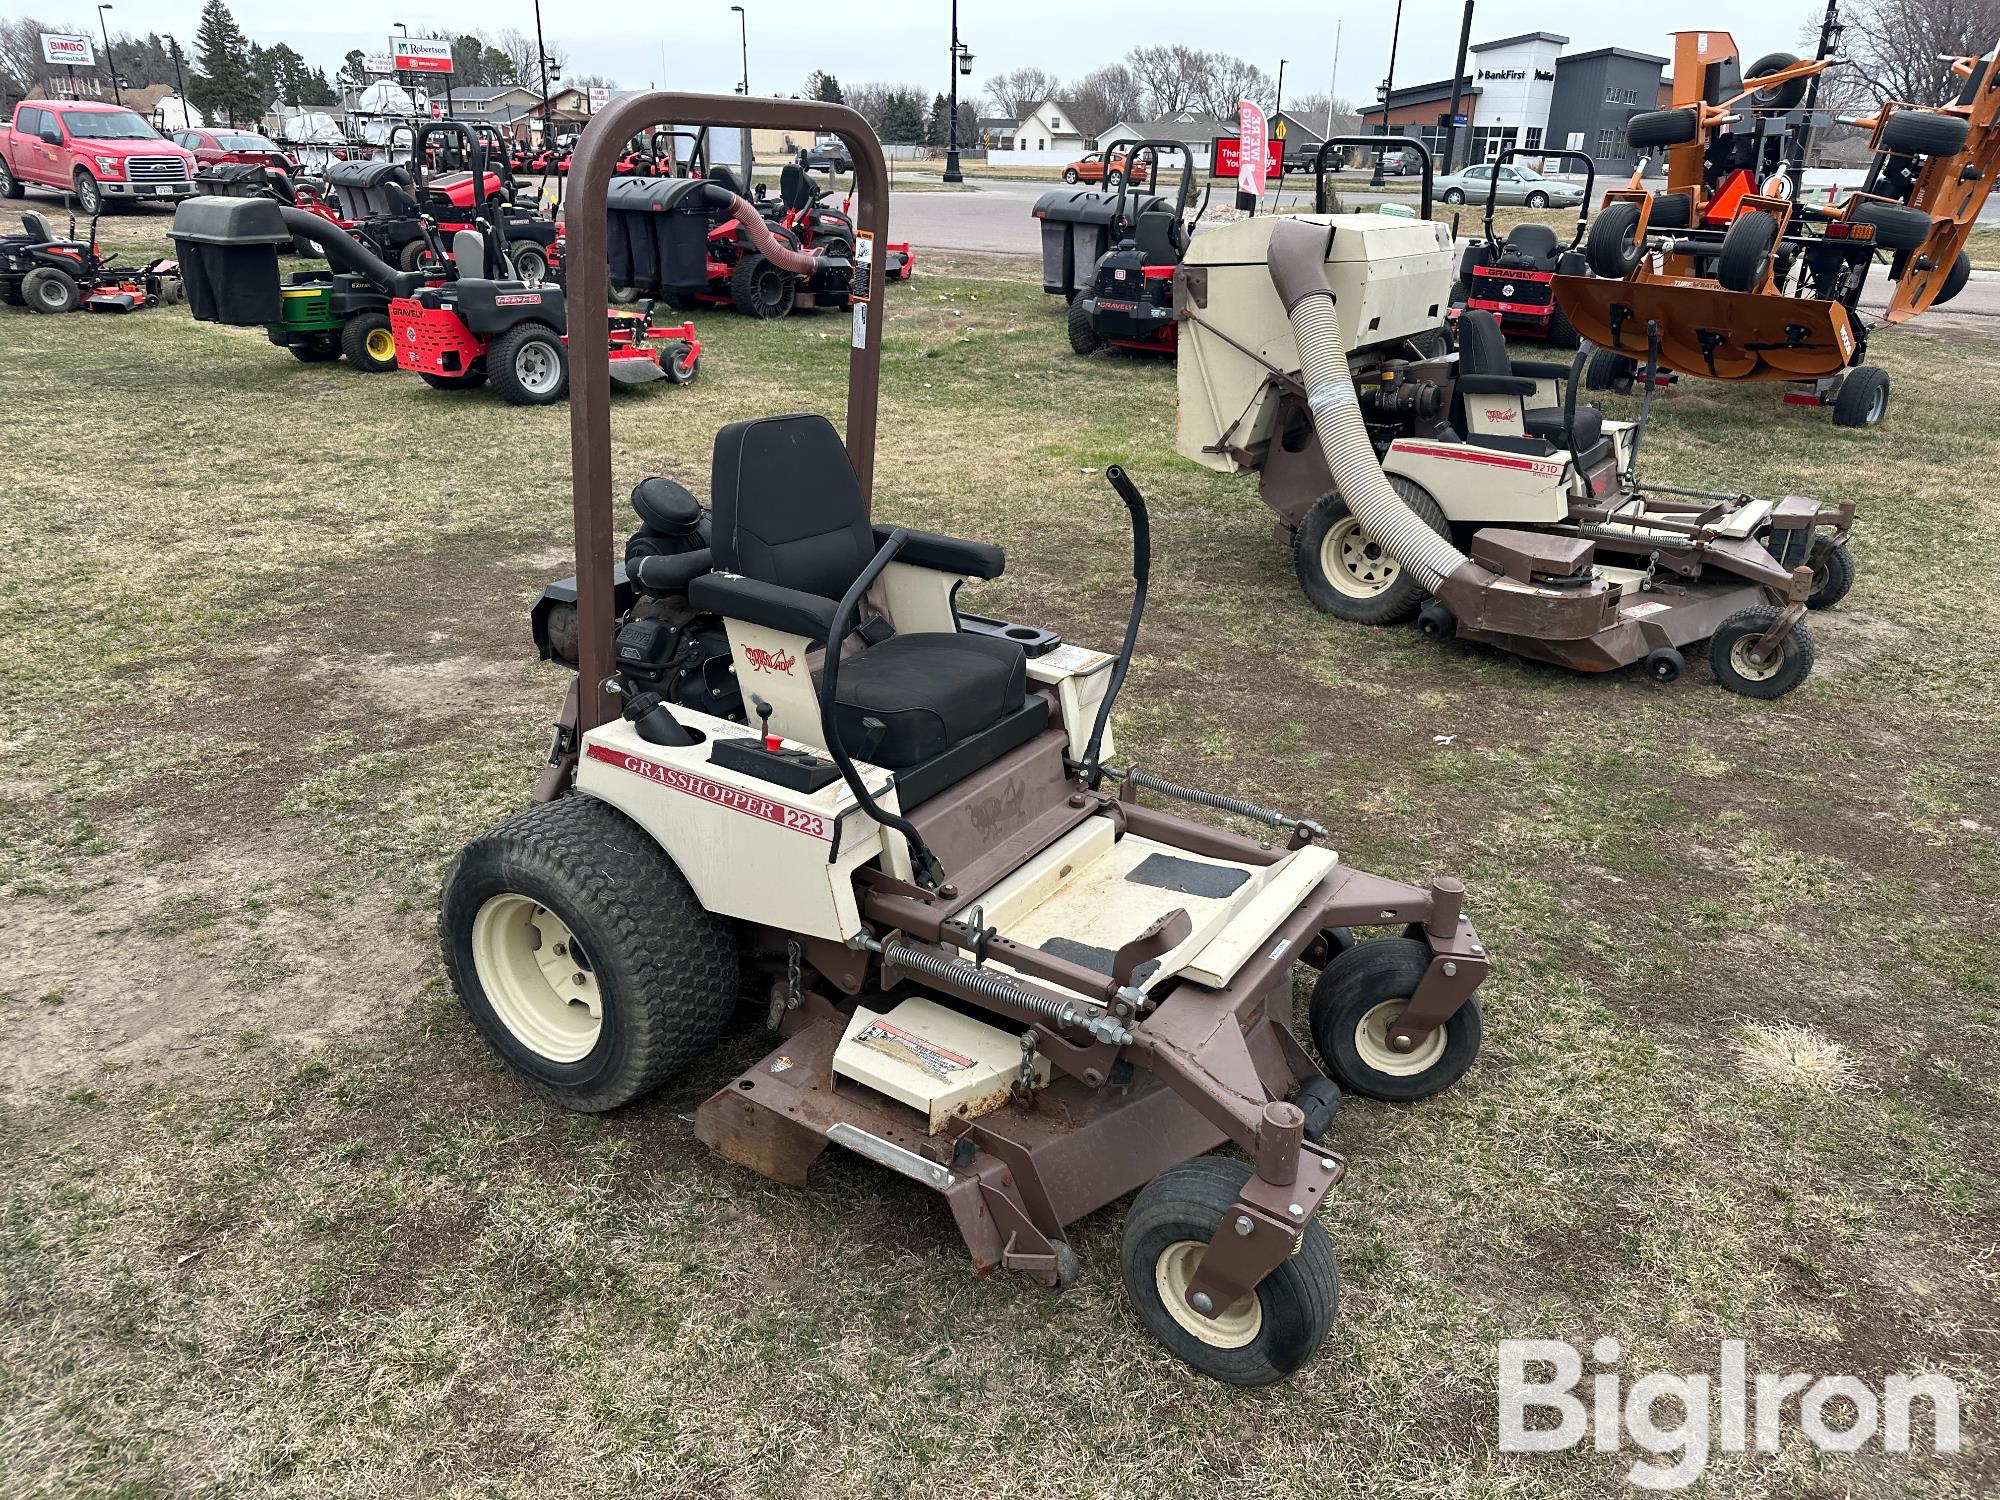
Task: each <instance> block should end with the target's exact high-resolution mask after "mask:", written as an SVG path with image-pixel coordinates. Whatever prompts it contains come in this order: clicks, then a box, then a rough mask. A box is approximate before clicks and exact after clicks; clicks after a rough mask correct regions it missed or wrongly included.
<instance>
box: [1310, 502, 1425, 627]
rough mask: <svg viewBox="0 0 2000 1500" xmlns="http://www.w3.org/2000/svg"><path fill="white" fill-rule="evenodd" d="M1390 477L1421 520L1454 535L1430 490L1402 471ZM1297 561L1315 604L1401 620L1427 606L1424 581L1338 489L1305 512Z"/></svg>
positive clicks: (1356, 617) (1349, 615) (1350, 615)
mask: <svg viewBox="0 0 2000 1500" xmlns="http://www.w3.org/2000/svg"><path fill="white" fill-rule="evenodd" d="M1388 477H1389V484H1390V486H1391V487H1392V488H1393V489H1394V490H1395V491H1396V493H1397V494H1398V495H1400V496H1401V497H1402V498H1403V502H1404V503H1405V504H1406V505H1408V506H1409V507H1410V509H1411V510H1412V511H1413V512H1415V514H1416V517H1417V519H1418V520H1420V521H1422V522H1423V523H1424V524H1425V525H1426V526H1428V527H1430V529H1431V530H1432V531H1435V532H1436V533H1437V534H1438V535H1439V536H1441V537H1446V538H1449V537H1450V535H1451V526H1450V525H1449V523H1447V522H1446V520H1445V517H1444V512H1443V511H1442V510H1441V509H1439V507H1438V503H1437V501H1436V500H1434V499H1433V498H1432V497H1431V494H1430V491H1428V490H1426V489H1425V488H1424V487H1423V486H1422V485H1420V484H1417V483H1415V482H1414V481H1412V480H1409V479H1405V478H1404V477H1403V476H1402V475H1400V474H1391V475H1389V476H1388ZM1292 566H1293V568H1294V570H1295V571H1296V572H1297V573H1298V575H1299V587H1300V588H1301V589H1303V590H1304V591H1305V596H1306V598H1307V600H1308V601H1310V602H1311V604H1312V606H1313V608H1314V609H1317V610H1322V611H1324V612H1325V613H1327V614H1330V615H1333V616H1335V617H1336V618H1338V619H1342V620H1351V621H1353V622H1354V623H1355V624H1357V625H1397V624H1401V623H1402V622H1403V621H1404V620H1407V619H1409V618H1410V617H1411V616H1412V615H1414V614H1415V613H1416V612H1417V611H1418V610H1419V609H1421V608H1422V607H1423V602H1424V597H1425V590H1424V587H1423V585H1422V584H1420V583H1419V582H1417V580H1416V578H1415V576H1414V575H1413V574H1412V573H1411V572H1410V570H1409V569H1407V568H1405V567H1404V566H1403V565H1402V564H1401V563H1399V562H1397V561H1396V560H1395V559H1394V558H1393V557H1391V556H1389V555H1388V553H1386V552H1385V551H1383V549H1382V547H1381V545H1380V544H1379V543H1377V542H1376V541H1375V540H1374V539H1373V538H1372V537H1370V536H1369V535H1368V533H1367V531H1366V530H1365V529H1363V527H1362V526H1361V523H1360V522H1358V521H1356V520H1355V519H1354V517H1353V516H1352V515H1351V514H1350V513H1349V511H1348V509H1347V502H1346V501H1345V500H1343V499H1341V498H1340V496H1339V495H1338V494H1337V493H1336V494H1327V495H1322V496H1320V498H1319V499H1318V500H1316V501H1314V502H1313V507H1312V509H1311V510H1309V511H1307V512H1306V518H1305V520H1304V521H1303V522H1302V523H1300V526H1299V529H1298V534H1297V535H1296V536H1295V537H1294V538H1293V539H1292Z"/></svg>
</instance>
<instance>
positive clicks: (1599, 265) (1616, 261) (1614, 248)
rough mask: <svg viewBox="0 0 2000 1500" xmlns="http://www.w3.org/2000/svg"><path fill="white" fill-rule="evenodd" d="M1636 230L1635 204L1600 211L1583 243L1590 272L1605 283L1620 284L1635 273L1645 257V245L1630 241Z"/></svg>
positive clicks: (1636, 211)
mask: <svg viewBox="0 0 2000 1500" xmlns="http://www.w3.org/2000/svg"><path fill="white" fill-rule="evenodd" d="M1638 227H1639V205H1638V204H1636V203H1607V204H1606V205H1605V206H1604V207H1603V208H1600V209H1599V210H1598V211H1597V217H1596V218H1594V219H1592V220H1591V221H1590V233H1589V235H1588V236H1587V237H1586V238H1585V239H1584V242H1583V253H1584V257H1585V258H1586V259H1587V260H1588V261H1589V262H1590V269H1591V271H1592V272H1593V273H1594V274H1596V275H1598V276H1602V277H1604V278H1605V279H1607V280H1609V281H1623V280H1624V279H1625V278H1626V277H1627V276H1630V275H1631V274H1632V273H1633V272H1634V271H1636V270H1637V269H1638V268H1639V262H1640V261H1641V260H1643V259H1645V256H1646V247H1645V244H1644V243H1643V242H1642V241H1640V240H1638V239H1636V238H1634V231H1636V230H1637V229H1638Z"/></svg>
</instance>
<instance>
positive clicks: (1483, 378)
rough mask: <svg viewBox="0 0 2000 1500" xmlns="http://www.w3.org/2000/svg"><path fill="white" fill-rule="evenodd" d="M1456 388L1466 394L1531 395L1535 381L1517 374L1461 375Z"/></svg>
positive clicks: (1533, 391)
mask: <svg viewBox="0 0 2000 1500" xmlns="http://www.w3.org/2000/svg"><path fill="white" fill-rule="evenodd" d="M1458 388H1459V389H1460V390H1461V391H1463V392H1464V393H1465V394H1466V395H1468V396H1532V395H1534V394H1535V382H1534V381H1532V380H1527V379H1524V378H1523V377H1521V376H1519V375H1461V376H1459V377H1458Z"/></svg>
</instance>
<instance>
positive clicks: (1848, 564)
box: [1806, 542, 1854, 609]
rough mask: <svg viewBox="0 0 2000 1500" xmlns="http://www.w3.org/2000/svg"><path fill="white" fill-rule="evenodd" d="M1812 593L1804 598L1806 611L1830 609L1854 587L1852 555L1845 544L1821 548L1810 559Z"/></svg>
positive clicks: (1839, 543) (1838, 543) (1837, 543)
mask: <svg viewBox="0 0 2000 1500" xmlns="http://www.w3.org/2000/svg"><path fill="white" fill-rule="evenodd" d="M1812 581H1813V591H1812V592H1811V593H1810V594H1808V595H1807V596H1806V608H1807V609H1832V608H1833V607H1834V605H1836V604H1838V603H1840V601H1841V600H1843V599H1845V598H1846V597H1847V593H1848V590H1849V589H1851V588H1853V587H1854V554H1853V553H1852V552H1850V551H1848V549H1847V543H1845V542H1836V543H1835V544H1834V545H1833V546H1831V547H1821V548H1820V549H1819V551H1818V552H1816V553H1814V554H1813V559H1812Z"/></svg>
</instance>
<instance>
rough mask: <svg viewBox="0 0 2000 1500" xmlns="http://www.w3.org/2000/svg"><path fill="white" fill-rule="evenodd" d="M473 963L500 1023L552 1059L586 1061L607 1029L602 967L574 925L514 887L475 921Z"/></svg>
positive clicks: (492, 901) (490, 900)
mask: <svg viewBox="0 0 2000 1500" xmlns="http://www.w3.org/2000/svg"><path fill="white" fill-rule="evenodd" d="M472 966H473V969H474V971H475V972H476V973H477V974H478V976H479V987H480V989H481V990H483V991H484V992H485V995H486V999H487V1003H488V1004H490V1005H491V1006H492V1007H493V1013H494V1014H495V1015H496V1016H498V1017H499V1018H500V1024H501V1025H503V1026H505V1027H506V1028H507V1030H508V1031H510V1032H512V1033H513V1035H514V1039H515V1040H516V1041H518V1042H520V1044H521V1045H522V1046H524V1047H526V1048H528V1049H529V1050H530V1051H531V1052H535V1053H537V1054H539V1055H540V1056H542V1057H545V1058H547V1059H548V1060H549V1061H550V1062H558V1063H573V1062H581V1061H582V1060H583V1059H584V1058H586V1057H588V1056H590V1054H591V1051H592V1050H593V1049H594V1048H595V1047H596V1046H597V1038H598V1034H599V1033H600V1032H601V1031H602V1030H603V1029H604V999H603V994H602V992H601V991H600V990H599V988H598V983H597V971H596V969H595V968H593V967H592V965H591V962H590V957H589V955H588V954H587V953H586V952H585V951H584V949H583V947H582V945H581V944H580V943H578V942H577V940H576V934H575V933H574V932H572V931H570V927H569V924H568V923H567V922H565V921H564V920H563V919H562V918H561V917H559V916H557V915H556V914H555V913H554V912H552V911H550V910H549V909H548V908H547V907H546V906H543V905H540V904H539V903H538V902H535V901H532V900H530V899H529V898H528V897H526V896H517V895H514V894H512V893H509V894H506V895H501V896H493V897H489V898H488V900H487V901H486V903H485V905H483V906H481V907H480V908H479V913H478V915H477V916H475V917H474V918H473V919H472Z"/></svg>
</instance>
